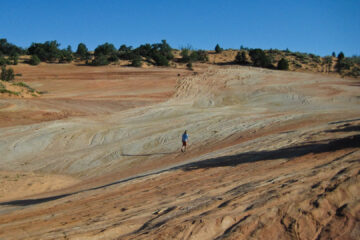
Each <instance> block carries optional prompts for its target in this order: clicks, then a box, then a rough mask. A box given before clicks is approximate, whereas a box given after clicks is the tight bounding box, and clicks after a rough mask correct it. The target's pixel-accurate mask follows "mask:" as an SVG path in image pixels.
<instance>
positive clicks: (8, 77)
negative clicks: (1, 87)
mask: <svg viewBox="0 0 360 240" xmlns="http://www.w3.org/2000/svg"><path fill="white" fill-rule="evenodd" d="M0 77H1V80H3V81H7V82H8V81H12V80H14V79H15V74H14V70H13V69H12V68H9V69H6V67H5V66H2V67H1V74H0Z"/></svg>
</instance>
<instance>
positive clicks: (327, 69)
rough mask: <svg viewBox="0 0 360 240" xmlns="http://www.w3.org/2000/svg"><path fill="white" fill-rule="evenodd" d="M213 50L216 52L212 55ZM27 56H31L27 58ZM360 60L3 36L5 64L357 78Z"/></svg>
mask: <svg viewBox="0 0 360 240" xmlns="http://www.w3.org/2000/svg"><path fill="white" fill-rule="evenodd" d="M211 52H213V53H215V54H210V55H209V53H211ZM177 54H178V55H177ZM24 55H28V57H26V58H23V57H22V56H24ZM175 55H176V56H175ZM210 58H211V59H212V60H211V61H210V60H209V59H210ZM359 59H360V57H359V56H352V57H346V56H345V54H344V53H343V52H339V53H338V54H337V55H336V53H335V52H332V53H331V54H330V55H329V56H324V57H321V56H318V55H316V54H312V53H303V52H292V51H290V50H289V49H285V50H279V49H268V50H264V49H260V48H248V47H244V46H241V47H240V49H239V50H234V49H223V48H222V47H221V46H220V45H219V44H216V46H215V48H214V50H213V51H208V50H200V49H193V48H192V47H191V46H187V47H182V48H181V50H177V49H174V48H172V47H171V46H170V45H169V43H168V42H167V41H166V40H162V41H161V42H159V43H154V44H150V43H145V44H141V45H140V46H138V47H136V48H134V47H132V46H127V45H125V44H122V45H121V46H120V47H119V48H116V46H115V45H114V44H112V43H109V42H105V43H103V44H100V45H98V46H97V47H96V48H95V49H94V51H90V50H89V49H88V48H87V46H86V44H85V43H79V44H78V46H77V49H76V51H75V52H73V51H72V49H71V46H67V47H66V48H64V49H61V48H60V44H59V43H58V42H57V41H56V40H53V41H46V42H44V43H32V44H31V45H30V47H28V48H25V49H23V48H21V47H18V46H16V45H14V44H12V43H9V42H8V41H7V40H6V39H0V65H1V66H3V65H17V64H18V63H19V62H21V63H28V64H30V65H34V66H35V65H38V64H40V63H41V62H46V63H60V64H61V63H71V62H73V61H76V62H83V63H84V64H85V65H88V66H104V65H109V64H118V65H125V66H132V67H142V66H164V67H176V66H179V67H181V66H182V67H183V68H187V69H189V70H193V69H194V67H195V66H196V64H195V63H207V64H213V63H215V64H216V63H221V64H238V65H245V66H254V67H261V68H269V69H278V70H290V71H309V72H323V73H327V74H329V73H331V74H336V75H340V76H342V77H354V78H357V77H359V76H360V60H359ZM120 61H122V62H120ZM194 64H195V65H194Z"/></svg>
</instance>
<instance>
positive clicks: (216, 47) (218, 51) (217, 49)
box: [215, 44, 223, 53]
mask: <svg viewBox="0 0 360 240" xmlns="http://www.w3.org/2000/svg"><path fill="white" fill-rule="evenodd" d="M222 51H223V49H222V48H221V47H220V46H219V44H216V46H215V52H216V53H221V52H222Z"/></svg>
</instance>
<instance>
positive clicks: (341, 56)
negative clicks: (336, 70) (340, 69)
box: [337, 52, 345, 61]
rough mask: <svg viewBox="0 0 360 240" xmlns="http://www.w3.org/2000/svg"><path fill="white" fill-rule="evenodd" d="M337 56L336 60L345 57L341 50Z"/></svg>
mask: <svg viewBox="0 0 360 240" xmlns="http://www.w3.org/2000/svg"><path fill="white" fill-rule="evenodd" d="M337 58H338V61H342V60H343V59H344V58H345V55H344V53H343V52H340V53H339V54H338V56H337Z"/></svg>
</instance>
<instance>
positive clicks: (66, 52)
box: [59, 48, 73, 63]
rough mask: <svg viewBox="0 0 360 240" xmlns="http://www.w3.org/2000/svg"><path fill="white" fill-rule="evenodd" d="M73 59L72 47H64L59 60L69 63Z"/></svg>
mask: <svg viewBox="0 0 360 240" xmlns="http://www.w3.org/2000/svg"><path fill="white" fill-rule="evenodd" d="M72 60H73V56H72V51H71V48H70V49H69V48H67V49H63V50H61V51H60V54H59V62H60V63H69V62H71V61H72Z"/></svg>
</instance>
